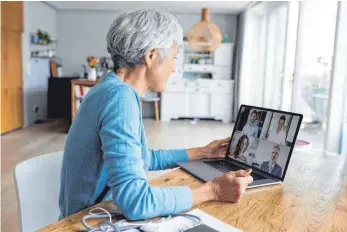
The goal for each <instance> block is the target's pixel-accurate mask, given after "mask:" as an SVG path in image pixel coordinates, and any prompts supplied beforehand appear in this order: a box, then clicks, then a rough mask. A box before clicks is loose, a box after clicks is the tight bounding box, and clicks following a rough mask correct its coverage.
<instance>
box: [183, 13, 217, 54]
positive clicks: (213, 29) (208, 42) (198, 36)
mask: <svg viewBox="0 0 347 232" xmlns="http://www.w3.org/2000/svg"><path fill="white" fill-rule="evenodd" d="M221 42H222V34H221V32H220V30H219V27H218V26H217V25H216V24H214V23H212V22H210V9H208V8H202V13H201V21H200V22H199V23H197V24H195V25H194V26H193V27H192V28H191V29H190V30H189V32H188V44H189V47H190V48H191V49H193V50H198V51H205V52H207V51H215V50H216V49H217V48H218V46H219V45H220V43H221Z"/></svg>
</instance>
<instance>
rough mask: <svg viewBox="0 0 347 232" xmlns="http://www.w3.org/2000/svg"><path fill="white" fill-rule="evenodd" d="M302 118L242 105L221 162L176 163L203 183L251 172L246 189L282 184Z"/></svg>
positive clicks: (292, 114)
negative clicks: (221, 177) (240, 171)
mask: <svg viewBox="0 0 347 232" xmlns="http://www.w3.org/2000/svg"><path fill="white" fill-rule="evenodd" d="M302 118H303V116H302V114H297V113H292V112H285V111H278V110H273V109H266V108H261V107H256V106H249V105H241V106H240V109H239V112H238V115H237V119H236V123H235V126H234V129H233V132H232V134H231V139H230V142H229V144H228V148H227V151H226V154H225V157H224V158H221V159H201V160H194V161H187V162H181V163H178V166H180V167H181V168H182V169H184V170H185V171H187V172H189V173H191V174H192V175H194V176H195V177H197V178H199V179H200V180H202V181H206V182H207V181H211V180H213V179H214V178H215V177H216V176H218V175H221V174H223V173H226V172H229V171H237V170H240V169H248V168H252V173H251V176H252V177H253V180H254V181H253V183H251V184H249V186H248V188H253V187H258V186H265V185H272V184H279V183H282V182H283V181H284V177H285V175H286V172H287V168H288V165H289V161H290V158H291V155H292V152H293V149H294V146H295V141H296V138H297V135H298V133H299V129H300V125H301V121H302Z"/></svg>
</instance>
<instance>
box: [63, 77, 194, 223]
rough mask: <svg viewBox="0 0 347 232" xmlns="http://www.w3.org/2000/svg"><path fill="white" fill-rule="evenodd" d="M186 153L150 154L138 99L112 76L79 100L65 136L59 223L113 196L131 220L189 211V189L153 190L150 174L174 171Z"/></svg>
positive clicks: (154, 188) (152, 152)
mask: <svg viewBox="0 0 347 232" xmlns="http://www.w3.org/2000/svg"><path fill="white" fill-rule="evenodd" d="M186 160H188V156H187V152H186V150H183V149H182V150H150V149H148V147H147V140H146V135H145V131H144V127H143V122H142V114H141V104H140V97H139V95H138V94H137V92H136V91H135V89H133V88H132V87H131V86H130V85H128V84H126V83H124V82H123V81H122V80H121V79H120V78H119V77H118V76H117V75H116V74H115V73H113V72H110V73H108V74H107V75H106V76H105V77H103V78H102V80H101V81H100V82H99V83H98V84H97V85H96V86H94V87H93V88H92V89H91V90H90V91H89V92H88V94H87V96H86V97H85V98H84V99H83V103H82V104H81V106H80V108H79V109H78V112H77V114H76V118H75V120H74V122H73V124H72V126H71V128H70V131H69V134H68V136H67V140H66V145H65V151H64V158H63V165H62V169H61V187H60V196H59V207H60V216H59V219H61V218H64V217H67V216H69V215H71V214H74V213H76V212H78V211H80V210H83V209H85V208H87V207H90V206H92V205H94V204H96V203H99V202H101V201H103V200H106V199H108V198H110V197H111V195H112V196H113V203H114V204H115V205H116V206H117V207H118V208H119V209H120V210H121V211H122V213H123V214H124V215H125V216H126V217H127V218H129V219H133V220H135V219H145V218H151V217H155V216H159V215H170V214H176V213H179V212H181V211H185V210H188V209H190V208H191V207H192V203H193V201H192V193H191V190H190V188H189V187H185V186H175V187H151V186H150V185H149V184H148V180H147V171H148V170H162V169H167V168H173V167H176V164H175V163H176V162H180V161H186Z"/></svg>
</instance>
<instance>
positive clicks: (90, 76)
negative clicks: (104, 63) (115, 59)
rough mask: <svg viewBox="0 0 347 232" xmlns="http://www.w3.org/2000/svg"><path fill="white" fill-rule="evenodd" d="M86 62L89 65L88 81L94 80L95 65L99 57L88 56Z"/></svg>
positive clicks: (95, 76)
mask: <svg viewBox="0 0 347 232" xmlns="http://www.w3.org/2000/svg"><path fill="white" fill-rule="evenodd" d="M87 62H88V65H89V67H90V70H89V72H88V80H90V81H96V78H97V75H96V65H97V64H98V63H99V59H98V58H96V57H94V56H88V57H87Z"/></svg>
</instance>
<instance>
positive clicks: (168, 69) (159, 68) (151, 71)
mask: <svg viewBox="0 0 347 232" xmlns="http://www.w3.org/2000/svg"><path fill="white" fill-rule="evenodd" d="M177 54H178V49H176V48H170V52H169V54H168V55H167V56H166V57H164V59H163V60H162V61H160V60H159V55H158V54H157V55H156V58H155V59H154V60H153V62H152V64H151V66H150V68H148V69H147V73H146V77H147V81H148V87H149V89H150V90H152V91H155V92H162V91H163V90H164V89H165V86H166V82H167V80H168V79H169V77H170V75H171V74H172V73H173V72H174V71H175V61H174V60H175V56H177Z"/></svg>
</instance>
